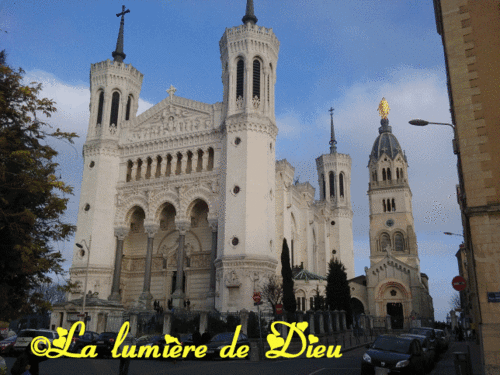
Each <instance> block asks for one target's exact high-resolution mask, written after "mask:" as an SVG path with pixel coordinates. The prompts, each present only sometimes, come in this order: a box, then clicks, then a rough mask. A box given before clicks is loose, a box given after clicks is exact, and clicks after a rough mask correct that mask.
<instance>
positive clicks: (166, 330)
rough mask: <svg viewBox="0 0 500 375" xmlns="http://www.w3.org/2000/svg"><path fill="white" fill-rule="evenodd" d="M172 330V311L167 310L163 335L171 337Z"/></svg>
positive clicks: (164, 314) (164, 313)
mask: <svg viewBox="0 0 500 375" xmlns="http://www.w3.org/2000/svg"><path fill="white" fill-rule="evenodd" d="M171 330H172V311H170V310H165V311H164V312H163V335H170V332H171Z"/></svg>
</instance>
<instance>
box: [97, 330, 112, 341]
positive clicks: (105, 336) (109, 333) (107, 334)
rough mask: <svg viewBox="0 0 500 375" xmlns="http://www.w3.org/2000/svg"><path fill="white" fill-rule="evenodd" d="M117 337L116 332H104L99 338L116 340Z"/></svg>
mask: <svg viewBox="0 0 500 375" xmlns="http://www.w3.org/2000/svg"><path fill="white" fill-rule="evenodd" d="M115 336H116V333H114V332H103V333H101V334H100V335H99V337H98V338H97V339H98V340H105V339H111V338H113V339H114V338H115Z"/></svg>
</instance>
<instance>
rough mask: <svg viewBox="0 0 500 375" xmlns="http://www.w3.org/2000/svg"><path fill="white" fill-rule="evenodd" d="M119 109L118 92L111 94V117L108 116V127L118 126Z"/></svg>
mask: <svg viewBox="0 0 500 375" xmlns="http://www.w3.org/2000/svg"><path fill="white" fill-rule="evenodd" d="M119 108H120V94H119V93H118V92H116V91H115V92H114V93H113V97H112V99H111V116H109V125H114V126H116V125H118V109H119Z"/></svg>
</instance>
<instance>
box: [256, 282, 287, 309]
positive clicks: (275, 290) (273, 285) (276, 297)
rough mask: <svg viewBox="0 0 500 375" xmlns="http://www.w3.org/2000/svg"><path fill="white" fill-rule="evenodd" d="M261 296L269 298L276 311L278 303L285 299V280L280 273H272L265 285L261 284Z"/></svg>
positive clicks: (265, 298)
mask: <svg viewBox="0 0 500 375" xmlns="http://www.w3.org/2000/svg"><path fill="white" fill-rule="evenodd" d="M261 290H262V292H261V297H262V299H264V300H267V301H268V302H269V303H270V304H271V306H272V308H273V312H274V311H276V305H277V304H279V303H282V301H283V282H282V281H281V278H280V277H279V276H278V275H272V276H271V277H270V278H269V279H268V280H267V281H266V282H265V283H264V284H263V285H261Z"/></svg>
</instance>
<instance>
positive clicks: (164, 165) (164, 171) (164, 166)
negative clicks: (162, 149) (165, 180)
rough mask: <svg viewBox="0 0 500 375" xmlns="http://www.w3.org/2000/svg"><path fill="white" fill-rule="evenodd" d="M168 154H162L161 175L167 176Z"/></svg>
mask: <svg viewBox="0 0 500 375" xmlns="http://www.w3.org/2000/svg"><path fill="white" fill-rule="evenodd" d="M167 164H168V160H167V155H162V156H161V166H160V177H165V176H166V175H167Z"/></svg>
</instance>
